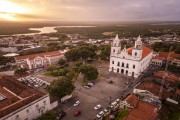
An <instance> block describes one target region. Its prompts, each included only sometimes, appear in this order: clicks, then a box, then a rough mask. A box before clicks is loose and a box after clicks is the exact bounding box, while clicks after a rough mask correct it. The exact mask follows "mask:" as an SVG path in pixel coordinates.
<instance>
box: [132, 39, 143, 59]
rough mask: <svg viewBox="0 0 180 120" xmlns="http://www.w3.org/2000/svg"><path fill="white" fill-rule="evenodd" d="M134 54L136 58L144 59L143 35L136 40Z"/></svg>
mask: <svg viewBox="0 0 180 120" xmlns="http://www.w3.org/2000/svg"><path fill="white" fill-rule="evenodd" d="M132 56H133V57H134V58H139V59H142V41H141V37H140V36H139V37H138V39H137V40H136V41H135V46H134V48H133V50H132Z"/></svg>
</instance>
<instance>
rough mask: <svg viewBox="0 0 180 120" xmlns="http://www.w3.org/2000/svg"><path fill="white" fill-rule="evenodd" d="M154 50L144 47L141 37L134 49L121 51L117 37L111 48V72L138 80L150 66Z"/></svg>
mask: <svg viewBox="0 0 180 120" xmlns="http://www.w3.org/2000/svg"><path fill="white" fill-rule="evenodd" d="M152 55H153V50H152V49H150V48H148V47H147V46H145V45H143V43H142V41H141V38H140V36H139V37H138V39H137V40H136V41H135V45H134V47H131V48H128V49H126V47H124V48H123V49H121V41H120V39H119V38H118V35H116V37H115V39H114V40H113V43H112V46H111V55H110V66H109V71H112V72H116V73H121V74H124V75H127V76H133V77H135V78H137V77H138V76H139V75H140V74H141V73H142V72H143V71H144V70H145V69H146V68H147V67H148V66H149V64H150V61H151V58H152Z"/></svg>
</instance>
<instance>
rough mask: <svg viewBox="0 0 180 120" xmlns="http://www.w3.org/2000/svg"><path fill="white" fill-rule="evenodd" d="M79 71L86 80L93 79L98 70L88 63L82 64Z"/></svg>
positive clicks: (95, 77)
mask: <svg viewBox="0 0 180 120" xmlns="http://www.w3.org/2000/svg"><path fill="white" fill-rule="evenodd" d="M80 72H81V73H83V74H84V75H85V77H86V78H87V80H95V79H97V77H98V75H99V73H98V70H97V69H96V68H95V67H94V66H91V65H89V64H85V65H82V66H81V67H80Z"/></svg>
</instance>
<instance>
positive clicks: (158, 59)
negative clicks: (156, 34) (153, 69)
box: [152, 52, 180, 67]
mask: <svg viewBox="0 0 180 120" xmlns="http://www.w3.org/2000/svg"><path fill="white" fill-rule="evenodd" d="M167 60H168V61H169V64H170V65H174V66H177V67H180V54H176V53H174V52H159V54H157V55H156V56H155V57H153V59H152V64H155V65H162V63H163V62H165V61H167Z"/></svg>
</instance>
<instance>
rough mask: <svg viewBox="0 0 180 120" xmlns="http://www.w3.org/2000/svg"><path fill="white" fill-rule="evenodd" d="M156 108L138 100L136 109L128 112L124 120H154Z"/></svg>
mask: <svg viewBox="0 0 180 120" xmlns="http://www.w3.org/2000/svg"><path fill="white" fill-rule="evenodd" d="M158 108H159V107H158V106H155V105H152V104H150V103H147V102H144V101H141V100H139V102H138V103H137V107H136V108H133V109H132V110H131V111H130V112H129V114H128V116H127V117H126V118H125V120H154V119H155V118H156V116H157V110H158Z"/></svg>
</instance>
